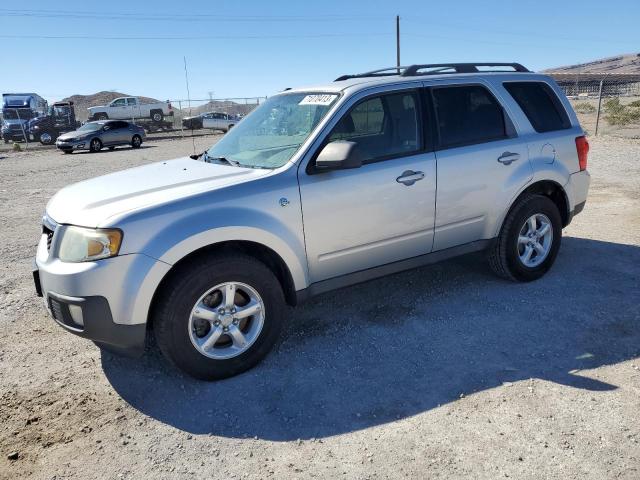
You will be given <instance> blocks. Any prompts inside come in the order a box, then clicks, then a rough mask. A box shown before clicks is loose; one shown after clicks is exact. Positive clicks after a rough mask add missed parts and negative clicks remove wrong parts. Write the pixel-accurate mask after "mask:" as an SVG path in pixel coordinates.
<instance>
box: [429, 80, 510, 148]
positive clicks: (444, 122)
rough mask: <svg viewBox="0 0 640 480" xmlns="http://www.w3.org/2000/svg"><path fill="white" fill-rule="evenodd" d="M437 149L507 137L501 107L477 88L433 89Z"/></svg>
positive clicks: (469, 86) (491, 96)
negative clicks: (437, 139)
mask: <svg viewBox="0 0 640 480" xmlns="http://www.w3.org/2000/svg"><path fill="white" fill-rule="evenodd" d="M432 92H433V103H434V106H435V110H436V115H437V119H438V132H439V135H440V146H442V147H453V146H458V145H469V144H473V143H484V142H489V141H492V140H500V139H502V138H506V137H507V132H506V128H505V118H504V112H503V111H502V107H501V106H500V104H499V103H498V101H497V100H496V99H495V98H494V97H493V95H492V94H491V93H490V92H489V91H488V90H487V89H486V88H484V87H481V86H479V85H468V86H454V87H442V88H434V89H433V90H432Z"/></svg>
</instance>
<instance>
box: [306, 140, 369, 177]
mask: <svg viewBox="0 0 640 480" xmlns="http://www.w3.org/2000/svg"><path fill="white" fill-rule="evenodd" d="M357 147H358V144H357V143H356V142H349V141H347V140H336V141H335V142H330V143H327V144H326V145H325V146H324V148H323V149H322V150H321V151H320V154H319V155H318V158H316V168H317V169H318V170H321V171H322V170H342V169H346V168H360V167H361V166H362V155H361V154H360V152H359V150H358V148H357Z"/></svg>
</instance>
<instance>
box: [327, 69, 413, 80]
mask: <svg viewBox="0 0 640 480" xmlns="http://www.w3.org/2000/svg"><path fill="white" fill-rule="evenodd" d="M407 68H409V67H387V68H379V69H377V70H371V71H370V72H364V73H354V74H348V75H342V76H340V77H338V78H336V79H335V80H334V82H341V81H342V80H348V79H350V78H366V77H390V76H392V75H398V74H399V73H400V72H401V71H404V70H405V69H407Z"/></svg>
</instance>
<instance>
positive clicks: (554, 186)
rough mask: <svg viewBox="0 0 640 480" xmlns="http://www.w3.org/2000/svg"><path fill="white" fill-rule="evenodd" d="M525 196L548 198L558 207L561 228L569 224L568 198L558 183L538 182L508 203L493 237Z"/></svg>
mask: <svg viewBox="0 0 640 480" xmlns="http://www.w3.org/2000/svg"><path fill="white" fill-rule="evenodd" d="M525 195H543V196H545V197H547V198H549V199H550V200H551V201H552V202H553V203H554V204H555V205H556V207H558V211H559V212H560V218H562V227H563V228H564V227H566V226H567V225H569V223H570V222H571V212H570V210H569V208H570V207H569V205H570V204H569V197H568V196H567V192H566V191H565V189H564V188H563V187H562V185H560V184H559V183H558V182H556V181H554V180H538V181H536V182H534V183H532V184H531V185H527V187H526V188H524V189H523V190H522V191H521V192H520V193H519V194H518V195H517V196H516V197H515V198H514V199H513V201H512V202H511V203H510V205H509V208H507V209H506V210H505V211H504V213H503V215H502V218H501V219H500V223H499V225H498V227H499V228H498V230H497V231H496V232H495V235H498V234H499V233H500V230H501V229H502V225H503V223H504V221H505V219H506V218H507V216H508V215H509V212H511V210H513V208H514V207H515V206H516V205H517V204H518V202H519V201H520V199H521V198H522V197H523V196H525Z"/></svg>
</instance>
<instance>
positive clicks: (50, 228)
mask: <svg viewBox="0 0 640 480" xmlns="http://www.w3.org/2000/svg"><path fill="white" fill-rule="evenodd" d="M57 226H58V225H57V224H56V222H54V221H53V220H52V219H50V218H49V217H48V216H47V215H45V216H44V217H43V218H42V233H43V234H44V235H46V236H47V251H49V250H50V249H51V242H52V241H53V234H54V233H55V231H56V227H57Z"/></svg>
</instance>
